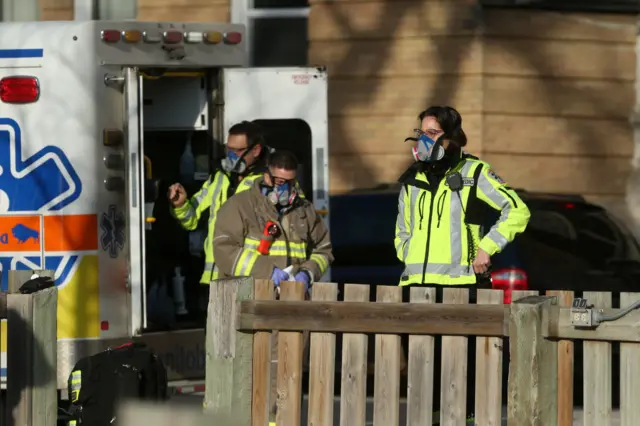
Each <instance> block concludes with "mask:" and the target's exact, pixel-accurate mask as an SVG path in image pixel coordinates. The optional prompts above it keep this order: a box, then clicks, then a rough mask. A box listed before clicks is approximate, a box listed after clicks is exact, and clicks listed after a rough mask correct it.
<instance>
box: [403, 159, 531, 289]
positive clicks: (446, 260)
mask: <svg viewBox="0 0 640 426" xmlns="http://www.w3.org/2000/svg"><path fill="white" fill-rule="evenodd" d="M455 173H460V175H461V178H462V183H461V188H460V189H459V190H457V191H454V190H452V189H451V188H450V186H449V185H450V183H451V181H455V179H453V180H452V179H450V177H451V176H452V175H454V174H455ZM400 181H401V183H403V187H402V190H401V192H400V195H399V198H398V218H397V221H396V233H395V241H394V243H395V248H396V253H397V255H398V258H399V259H400V260H401V261H402V262H403V263H404V264H405V269H404V272H403V273H402V276H401V277H400V285H401V286H404V285H409V284H439V285H465V284H467V285H468V284H475V283H476V276H475V273H474V272H473V267H472V266H471V264H472V262H473V259H474V258H475V256H476V254H477V251H478V248H482V249H483V250H484V251H485V252H487V253H488V254H489V255H493V254H495V253H498V252H500V251H501V250H502V249H504V247H505V246H506V245H507V244H508V243H510V242H511V241H513V239H514V238H515V237H516V235H517V234H519V233H521V232H523V231H524V230H525V229H526V227H527V224H528V222H529V217H530V213H529V209H528V208H527V206H526V205H525V204H524V203H523V202H522V200H521V199H520V197H519V196H518V195H517V194H516V192H515V191H513V190H512V189H511V188H509V187H508V186H507V184H506V183H505V182H504V181H503V180H502V179H501V178H500V177H499V176H498V175H496V174H495V173H494V172H493V171H492V170H491V168H490V166H489V165H488V164H487V163H485V162H483V161H480V160H478V159H477V158H475V157H471V156H466V155H465V156H464V157H463V158H462V159H461V160H460V161H459V162H458V164H457V165H456V166H455V167H453V168H452V169H450V170H448V171H447V173H446V175H445V177H444V178H443V179H442V180H441V181H440V183H439V184H438V185H437V187H432V185H430V183H429V181H428V179H427V176H426V174H425V173H423V172H420V171H417V170H416V169H413V170H412V169H409V171H408V172H407V173H405V174H404V175H403V176H402V177H401V179H400ZM434 186H435V185H434ZM486 206H488V207H490V208H493V209H495V210H498V211H500V212H501V214H500V218H499V220H498V221H497V222H496V224H495V225H494V226H493V227H492V228H491V229H490V230H489V231H488V232H487V233H486V235H484V237H483V238H482V239H481V240H480V231H481V226H482V224H483V219H484V212H486Z"/></svg>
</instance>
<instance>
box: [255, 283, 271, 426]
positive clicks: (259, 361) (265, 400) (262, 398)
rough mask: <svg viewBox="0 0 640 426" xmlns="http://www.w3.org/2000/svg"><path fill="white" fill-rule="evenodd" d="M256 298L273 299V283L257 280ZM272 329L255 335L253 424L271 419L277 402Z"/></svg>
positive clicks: (259, 424) (264, 422)
mask: <svg viewBox="0 0 640 426" xmlns="http://www.w3.org/2000/svg"><path fill="white" fill-rule="evenodd" d="M254 294H255V297H254V298H255V300H272V299H273V297H274V291H273V285H272V284H271V282H270V281H268V280H256V281H255V290H254ZM274 340H275V339H274ZM272 344H275V343H274V342H272V340H271V332H270V331H258V332H256V333H255V334H254V335H253V385H252V399H251V410H252V413H253V417H252V425H253V426H264V425H265V424H267V422H268V420H269V412H270V410H271V408H272V407H271V404H275V398H273V400H272V399H271V396H272V395H271V381H272V380H275V378H276V372H275V371H274V370H275V368H272V367H277V364H275V363H272V362H271V350H272V349H271V345H272Z"/></svg>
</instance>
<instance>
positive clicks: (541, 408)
mask: <svg viewBox="0 0 640 426" xmlns="http://www.w3.org/2000/svg"><path fill="white" fill-rule="evenodd" d="M555 301H556V298H554V297H550V296H528V297H524V298H522V299H519V300H516V301H515V302H513V303H512V304H511V308H510V314H509V341H510V346H509V347H510V353H511V359H510V362H509V399H508V425H509V426H556V425H557V424H558V348H557V343H556V342H553V341H551V340H547V339H546V338H545V336H546V335H547V328H548V319H549V314H550V312H549V311H550V309H551V306H552V305H553V304H555V303H556V302H555Z"/></svg>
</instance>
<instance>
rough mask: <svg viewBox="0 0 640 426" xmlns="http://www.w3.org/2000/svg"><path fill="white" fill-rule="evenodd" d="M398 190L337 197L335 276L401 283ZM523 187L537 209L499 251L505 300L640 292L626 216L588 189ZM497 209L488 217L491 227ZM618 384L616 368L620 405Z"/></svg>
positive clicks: (638, 264)
mask: <svg viewBox="0 0 640 426" xmlns="http://www.w3.org/2000/svg"><path fill="white" fill-rule="evenodd" d="M399 191H400V187H399V186H398V185H389V186H385V187H380V188H377V189H374V190H368V191H358V192H353V193H349V194H345V195H340V196H334V197H332V199H331V235H332V241H333V246H334V255H335V262H334V264H333V265H332V281H334V282H338V283H364V284H372V285H374V286H376V285H397V284H398V280H399V277H400V274H401V272H402V269H403V265H402V263H401V262H400V261H399V260H398V259H397V257H396V253H395V249H394V246H393V238H394V232H395V221H396V217H397V214H398V207H397V206H398V193H399ZM517 192H518V194H519V195H520V197H521V198H522V200H523V201H524V202H525V203H526V204H527V205H528V207H529V210H530V211H531V219H530V221H529V225H528V226H527V229H526V231H525V232H524V233H522V234H521V235H519V236H518V237H516V239H515V240H514V241H513V243H511V244H509V245H508V246H507V247H506V249H505V250H504V251H502V252H501V253H498V254H496V255H494V256H493V257H492V264H493V266H492V272H491V279H492V285H493V287H494V288H499V289H503V290H505V303H510V302H511V294H510V293H511V290H536V291H540V292H543V291H546V290H572V291H574V292H575V297H580V296H581V295H582V293H583V292H585V291H603V292H612V299H613V307H619V294H620V292H624V291H638V287H639V285H640V246H639V245H638V243H637V241H636V239H635V238H634V236H633V234H632V233H631V232H630V231H629V230H628V229H627V228H626V227H625V225H624V224H623V223H622V222H621V221H620V220H619V219H617V218H616V217H614V216H613V215H612V214H610V213H609V212H608V211H607V210H605V209H604V208H602V207H600V206H597V205H595V204H592V203H589V202H587V201H586V200H585V199H584V198H583V197H581V196H576V195H559V194H544V193H535V192H528V191H524V190H518V191H517ZM498 215H499V212H496V213H495V215H492V216H490V217H487V220H486V224H485V226H484V228H485V229H486V230H488V229H489V228H490V227H491V225H492V224H494V223H495V222H496V220H497V219H498ZM373 292H374V291H372V293H373ZM372 298H373V295H372ZM581 346H582V345H581V344H580V343H576V345H575V381H576V386H575V390H576V392H575V397H576V401H575V402H576V403H577V404H580V403H581V400H582V395H581V393H580V392H579V390H580V389H581V387H582V386H581V381H582V350H581ZM617 346H618V345H615V344H614V345H613V347H614V350H613V361H614V366H613V368H614V370H613V371H617V368H618V367H617V366H619V363H618V360H617V357H618V348H617ZM505 358H506V359H508V353H505ZM505 377H506V376H505ZM616 383H617V375H616V374H614V383H613V389H614V393H613V401H614V404H615V403H616V401H617V397H618V394H617V387H618V386H617V385H616Z"/></svg>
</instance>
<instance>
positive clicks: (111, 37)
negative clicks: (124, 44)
mask: <svg viewBox="0 0 640 426" xmlns="http://www.w3.org/2000/svg"><path fill="white" fill-rule="evenodd" d="M102 41H106V42H107V43H115V42H118V41H120V31H119V30H102Z"/></svg>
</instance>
